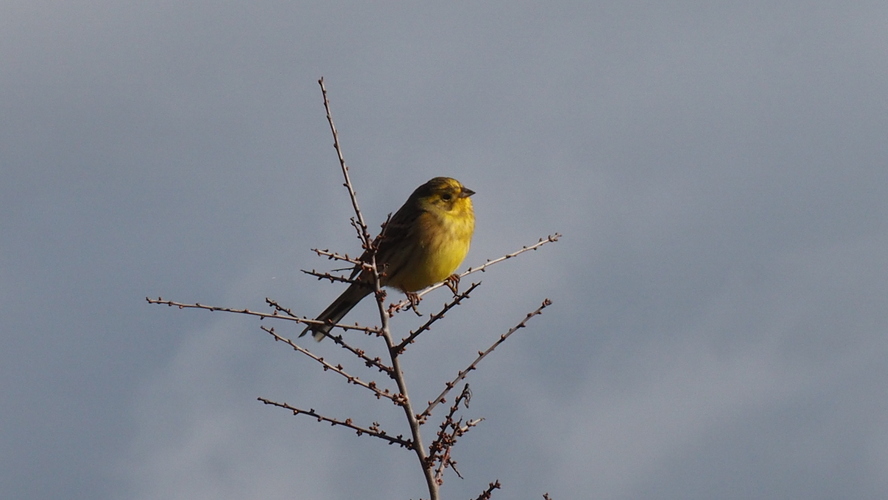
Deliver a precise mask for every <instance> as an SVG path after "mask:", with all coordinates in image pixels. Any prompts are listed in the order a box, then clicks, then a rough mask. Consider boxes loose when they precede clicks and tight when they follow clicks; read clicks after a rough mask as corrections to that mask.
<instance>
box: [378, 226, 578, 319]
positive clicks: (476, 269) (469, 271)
mask: <svg viewBox="0 0 888 500" xmlns="http://www.w3.org/2000/svg"><path fill="white" fill-rule="evenodd" d="M560 238H561V234H560V233H555V234H552V235H549V236H547V237H545V238H540V240H539V241H537V242H536V243H534V244H533V245H530V246H524V247H521V249H520V250H516V251H514V252H512V253H509V254H506V255H503V256H502V257H499V258H496V259H488V260H487V262H485V263H484V264H481V265H480V266H478V267H470V268H469V269H467V270H466V271H465V272H464V273H462V274H460V275H459V277H460V278H465V277H466V276H468V275H470V274H472V273H477V272H482V273H483V272H485V271H486V269H487V268H488V267H490V266H492V265H494V264H499V263H500V262H503V261H505V260H509V259H511V258H513V257H517V256H518V255H521V254H522V253H524V252H530V251H531V250H536V249H538V248H540V247H541V246H543V245H545V244H546V243H554V242H556V241H558V240H559V239H560ZM442 286H447V282H446V281H442V282H440V283H436V284H434V285H432V286H430V287H428V288H424V289H422V290H421V291H419V292H417V293H416V297H417V298H420V297H422V296H424V295H425V294H427V293H429V292H431V291H432V290H436V289H438V288H441V287H442ZM410 304H411V303H410V301H409V300H406V299H405V300H402V301H400V302H397V303H394V304H392V305H391V306H390V307H389V310H390V311H391V312H392V313H394V312H397V311H399V310H402V309H406V308H407V307H409V306H410Z"/></svg>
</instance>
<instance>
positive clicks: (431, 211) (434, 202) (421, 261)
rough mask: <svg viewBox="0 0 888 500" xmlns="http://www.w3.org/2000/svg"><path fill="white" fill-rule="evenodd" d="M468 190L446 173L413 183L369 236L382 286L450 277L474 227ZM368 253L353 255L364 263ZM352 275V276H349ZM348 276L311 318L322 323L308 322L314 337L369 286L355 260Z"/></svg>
mask: <svg viewBox="0 0 888 500" xmlns="http://www.w3.org/2000/svg"><path fill="white" fill-rule="evenodd" d="M473 194H475V192H474V191H472V190H471V189H469V188H467V187H465V186H463V185H462V184H460V182H459V181H457V180H456V179H453V178H450V177H435V178H434V179H431V180H429V181H428V182H426V183H425V184H423V185H421V186H419V187H418V188H416V190H414V191H413V194H411V195H410V197H409V198H407V201H406V202H405V203H404V205H403V206H402V207H401V208H400V209H398V211H397V212H395V215H393V216H392V217H391V219H390V220H389V221H388V223H387V224H385V225H384V227H383V230H382V233H381V234H380V235H379V236H377V237H376V239H375V240H374V245H375V247H376V268H377V269H378V272H379V283H380V285H382V286H385V287H390V288H396V289H398V290H400V291H402V292H404V293H407V294H408V296H410V294H412V293H414V292H417V291H419V290H422V289H423V288H425V287H427V286H429V285H433V284H435V283H438V282H439V281H443V280H444V279H447V278H448V277H450V276H451V275H452V274H453V272H454V271H456V269H457V268H458V267H459V265H460V264H462V261H463V259H465V257H466V254H467V253H468V252H469V246H470V245H471V243H472V235H473V234H474V232H475V212H474V209H473V208H472V200H471V199H470V197H471V196H472V195H473ZM369 259H370V255H369V252H367V251H365V252H364V254H363V255H362V256H361V258H360V259H359V260H360V261H362V262H368V261H369ZM356 277H357V279H355V278H356ZM351 279H352V280H354V281H353V282H352V283H351V284H350V285H349V287H348V288H347V289H346V290H345V291H344V292H342V295H340V296H339V297H338V298H337V299H336V300H334V301H333V303H332V304H330V305H329V306H328V307H327V308H326V309H324V311H323V312H322V313H321V314H320V315H319V316H318V317H317V320H318V321H322V322H323V324H321V325H317V324H313V325H309V326H308V327H306V328H305V330H304V331H303V332H302V333H301V334H300V335H299V336H300V337H302V336H304V335H306V334H307V333H308V332H312V336H313V337H314V339H315V340H317V341H318V342H320V341H321V340H323V339H324V337H326V336H327V334H328V333H329V332H330V330H331V329H332V328H333V325H334V324H335V323H338V322H339V321H340V320H341V319H342V318H343V317H344V316H345V315H346V314H348V312H349V311H351V310H352V308H354V307H355V306H356V305H357V304H358V302H360V301H361V300H362V299H363V298H364V297H366V296H367V295H369V294H370V293H371V292H372V291H373V273H372V272H371V271H369V270H367V269H363V268H362V266H361V265H360V264H358V265H355V267H354V269H353V270H352V274H351Z"/></svg>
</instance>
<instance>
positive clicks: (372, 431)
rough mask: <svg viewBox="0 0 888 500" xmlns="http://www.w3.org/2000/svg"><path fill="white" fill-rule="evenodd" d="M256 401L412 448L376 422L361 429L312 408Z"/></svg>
mask: <svg viewBox="0 0 888 500" xmlns="http://www.w3.org/2000/svg"><path fill="white" fill-rule="evenodd" d="M257 399H258V400H259V401H262V402H263V403H265V404H267V405H271V406H277V407H278V408H284V409H285V410H290V411H292V412H293V415H308V416H310V417H314V418H316V419H318V422H330V424H331V425H334V426H336V425H341V426H343V427H348V428H349V429H354V430H355V431H357V433H358V436H361V435H364V434H367V435H368V436H373V437H378V438H379V439H383V440H385V441H388V442H389V443H390V444H397V445H400V446H402V447H404V448H407V449H408V450H409V449H412V448H413V442H412V441H410V440H409V439H404V437H403V436H402V435H400V434H399V435H397V436H394V437H392V436H389V435H388V434H387V433H386V432H385V431H384V430H382V429H380V428H379V424H378V423H376V422H374V423H373V424H372V425H371V426H370V427H361V426H359V425H355V424H354V423H353V422H352V419H350V418H347V419H345V420H337V419H335V418H330V417H327V416H324V415H321V414H320V413H318V412H316V411H315V410H314V408H312V409H309V410H303V409H301V408H296V407H293V406H290V405H288V404H287V403H278V402H276V401H272V400H270V399H265V398H257Z"/></svg>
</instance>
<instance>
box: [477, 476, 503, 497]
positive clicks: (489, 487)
mask: <svg viewBox="0 0 888 500" xmlns="http://www.w3.org/2000/svg"><path fill="white" fill-rule="evenodd" d="M500 488H501V485H500V482H499V481H498V480H497V481H494V482H492V483H490V484H488V485H487V489H486V490H484V491H483V492H482V493H481V494H480V495H478V496H477V497H475V500H490V497H491V495H493V490H498V489H500Z"/></svg>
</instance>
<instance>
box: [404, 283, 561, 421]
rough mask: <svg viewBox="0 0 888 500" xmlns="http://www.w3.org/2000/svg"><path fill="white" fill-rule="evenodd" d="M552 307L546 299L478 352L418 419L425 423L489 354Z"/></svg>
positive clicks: (430, 402) (550, 302)
mask: <svg viewBox="0 0 888 500" xmlns="http://www.w3.org/2000/svg"><path fill="white" fill-rule="evenodd" d="M550 305H552V301H551V300H549V299H545V300H543V303H542V305H540V307H538V308H537V309H536V310H535V311H533V312H532V313H528V314H527V316H525V317H524V319H523V320H521V322H520V323H518V324H517V325H515V326H513V327H512V328H511V329H509V331H508V332H506V333H504V334H502V335H500V338H499V339H497V341H496V342H494V343H493V345H491V346H490V347H488V348H487V350H486V351H479V352H478V357H477V358H475V361H472V364H470V365H469V366H468V367H467V368H466V369H465V370H463V371H461V372H459V373H458V374H457V375H456V378H454V379H453V380H452V381H450V382H447V384H445V385H446V386H445V388H444V390H443V391H441V394H439V395H438V397H437V398H435V399H433V400H432V401H429V406H428V407H427V408H426V409H425V411H423V412H422V413H421V414H419V415H417V418H418V419H419V421H420V422H425V421H426V419H427V418H428V417H429V415H431V413H432V410H433V409H434V408H435V407H436V406H438V404H440V403H443V402H444V398H445V397H446V396H447V393H449V392H450V390H451V389H453V387H454V386H455V385H456V384H457V383H459V381H460V380H463V379H464V378H466V377H467V376H468V375H469V373H470V372H471V371H472V370H474V369H475V368H477V366H478V363H480V362H481V360H482V359H484V358H485V357H486V356H487V355H488V354H490V353H491V352H493V350H494V349H496V348H497V347H499V345H500V344H502V343H503V342H505V341H506V339H507V338H509V336H511V335H512V334H513V333H515V332H517V331H518V330H520V329H521V328H524V327H525V326H527V322H528V321H529V320H530V318H532V317H534V316H536V315H538V314H542V313H543V309H545V308H547V307H549V306H550Z"/></svg>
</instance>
